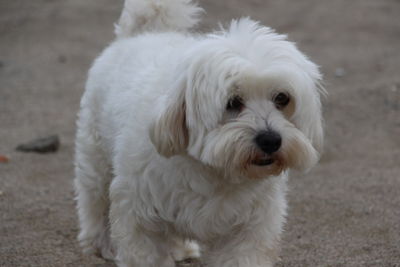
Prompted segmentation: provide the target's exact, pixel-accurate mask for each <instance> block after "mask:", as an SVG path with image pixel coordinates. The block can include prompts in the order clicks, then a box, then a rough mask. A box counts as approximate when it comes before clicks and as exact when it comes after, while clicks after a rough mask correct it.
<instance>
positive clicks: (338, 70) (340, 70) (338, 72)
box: [335, 68, 346, 78]
mask: <svg viewBox="0 0 400 267" xmlns="http://www.w3.org/2000/svg"><path fill="white" fill-rule="evenodd" d="M344 75H346V71H345V70H344V69H343V68H336V70H335V77H338V78H340V77H343V76H344Z"/></svg>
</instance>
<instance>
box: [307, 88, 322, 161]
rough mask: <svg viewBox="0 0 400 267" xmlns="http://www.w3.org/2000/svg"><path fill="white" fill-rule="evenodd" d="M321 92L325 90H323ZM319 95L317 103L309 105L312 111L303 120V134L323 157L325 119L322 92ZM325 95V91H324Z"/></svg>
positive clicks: (316, 99)
mask: <svg viewBox="0 0 400 267" xmlns="http://www.w3.org/2000/svg"><path fill="white" fill-rule="evenodd" d="M320 90H324V89H323V88H322V89H320ZM317 93H318V97H316V98H314V99H315V101H313V103H309V104H310V106H311V107H312V109H310V110H309V111H310V112H311V113H310V114H308V115H309V116H307V117H306V118H304V119H303V122H304V124H303V132H304V133H305V135H306V136H307V138H308V139H309V140H310V141H311V144H312V146H313V147H314V149H315V150H316V151H317V152H318V153H319V155H321V153H322V151H323V143H324V130H323V119H322V111H321V102H320V101H321V100H320V92H317ZM322 93H323V91H322Z"/></svg>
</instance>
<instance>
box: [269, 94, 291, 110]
mask: <svg viewBox="0 0 400 267" xmlns="http://www.w3.org/2000/svg"><path fill="white" fill-rule="evenodd" d="M272 101H274V103H275V106H276V107H277V108H279V109H281V108H284V107H286V106H287V105H288V104H289V102H290V96H289V94H287V93H278V94H277V95H275V96H274V98H273V99H272Z"/></svg>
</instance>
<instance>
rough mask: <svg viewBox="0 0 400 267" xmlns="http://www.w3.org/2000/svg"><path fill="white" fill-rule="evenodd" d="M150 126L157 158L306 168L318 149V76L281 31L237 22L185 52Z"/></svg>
mask: <svg viewBox="0 0 400 267" xmlns="http://www.w3.org/2000/svg"><path fill="white" fill-rule="evenodd" d="M181 67H182V69H181V70H180V72H181V75H180V78H179V79H177V81H176V83H175V84H174V89H173V90H172V91H173V94H172V95H171V96H170V98H169V100H168V104H167V107H166V110H165V112H164V113H163V114H161V116H160V117H159V118H158V119H157V120H156V121H155V122H154V124H153V126H152V127H151V130H150V136H151V140H152V142H153V143H154V145H155V147H156V148H157V150H158V152H159V153H160V154H162V155H164V156H167V157H169V156H172V155H175V154H180V153H187V154H189V155H191V156H192V157H194V158H196V159H198V160H200V161H201V162H202V163H203V164H205V165H207V166H211V167H213V168H216V169H218V170H222V171H223V173H225V174H226V175H227V176H232V175H233V176H241V177H247V178H262V177H267V176H270V175H279V174H280V173H281V172H282V171H284V170H285V169H287V168H295V169H308V168H310V167H312V166H313V165H314V164H315V163H316V162H317V161H318V158H319V150H320V149H321V146H322V126H321V107H320V96H319V94H320V92H319V91H320V89H319V86H318V83H319V81H320V74H319V72H318V69H317V67H316V66H315V65H314V64H313V63H312V62H310V61H309V60H308V59H307V58H306V57H305V56H304V55H303V54H301V53H300V52H299V51H298V50H297V49H296V47H295V46H294V45H293V44H291V43H289V42H287V41H285V40H284V36H281V35H277V34H275V33H272V32H271V31H270V30H269V29H268V28H264V27H259V26H258V25H257V24H256V23H254V22H252V21H250V20H248V19H243V20H240V21H239V22H233V23H232V25H231V28H230V30H229V31H228V32H226V33H225V34H221V35H215V36H213V37H210V38H209V39H207V40H204V41H203V42H202V43H200V44H199V45H198V46H196V47H194V48H193V50H192V51H189V52H188V55H187V56H186V57H185V60H184V61H183V62H182V66H181Z"/></svg>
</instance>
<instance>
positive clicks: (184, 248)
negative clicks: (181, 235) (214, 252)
mask: <svg viewBox="0 0 400 267" xmlns="http://www.w3.org/2000/svg"><path fill="white" fill-rule="evenodd" d="M171 255H172V258H173V259H174V261H175V262H176V266H179V267H189V266H190V267H192V266H193V267H194V266H196V267H197V266H200V256H201V252H200V247H199V245H198V244H197V243H196V242H195V241H192V240H175V241H174V242H173V246H172V249H171Z"/></svg>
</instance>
